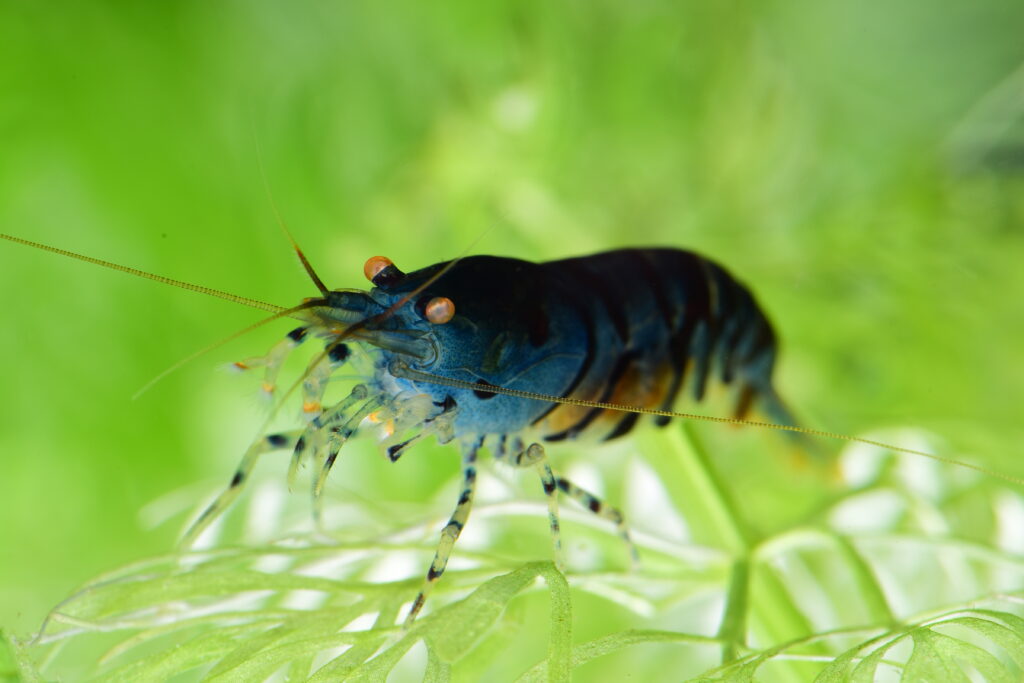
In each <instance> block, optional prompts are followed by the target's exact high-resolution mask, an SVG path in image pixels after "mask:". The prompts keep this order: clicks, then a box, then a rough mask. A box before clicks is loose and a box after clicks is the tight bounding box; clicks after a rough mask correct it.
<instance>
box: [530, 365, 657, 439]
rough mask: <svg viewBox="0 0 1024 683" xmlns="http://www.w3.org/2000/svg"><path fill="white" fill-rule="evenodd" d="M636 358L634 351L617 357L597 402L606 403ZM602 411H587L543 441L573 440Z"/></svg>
mask: <svg viewBox="0 0 1024 683" xmlns="http://www.w3.org/2000/svg"><path fill="white" fill-rule="evenodd" d="M636 358H637V353H636V352H635V351H627V352H626V353H624V354H622V355H621V356H619V360H618V361H617V362H616V363H615V367H614V368H613V369H612V371H611V374H609V375H608V383H607V384H606V385H605V389H604V391H603V392H602V393H601V397H600V398H599V399H597V400H598V401H602V402H603V401H607V400H608V399H609V398H610V397H611V395H612V394H613V393H614V392H615V386H616V385H617V384H618V383H619V380H621V379H622V376H623V375H624V374H625V372H626V370H627V369H628V368H629V366H630V365H631V364H632V363H633V361H634V360H636ZM603 411H604V408H591V409H590V410H589V411H587V414H586V415H584V416H583V418H582V419H581V420H580V421H579V422H577V423H576V424H574V425H573V426H571V427H569V428H568V429H565V430H563V431H561V432H558V433H557V434H552V435H551V436H545V437H544V440H545V441H563V440H565V439H573V438H576V436H577V435H578V434H579V433H580V432H582V431H583V430H584V429H586V428H587V426H588V425H590V423H591V422H593V421H594V420H596V419H597V416H598V415H600V414H601V413H602V412H603Z"/></svg>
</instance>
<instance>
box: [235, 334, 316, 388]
mask: <svg viewBox="0 0 1024 683" xmlns="http://www.w3.org/2000/svg"><path fill="white" fill-rule="evenodd" d="M306 330H307V328H305V327H297V328H295V329H294V330H292V331H291V332H289V333H288V336H287V337H285V338H284V339H282V340H281V341H279V342H278V343H276V344H274V346H272V347H271V349H270V351H269V352H267V354H266V355H265V356H255V357H253V358H246V359H245V360H242V361H238V362H237V363H235V364H234V365H235V368H237V369H239V370H251V369H253V368H260V367H261V368H263V369H264V371H263V386H262V387H261V388H262V389H263V392H264V393H265V394H266V395H267V396H268V397H272V396H273V395H274V390H275V389H276V388H277V375H278V373H279V372H280V370H281V365H282V364H284V361H285V359H286V358H287V357H288V354H289V353H291V352H292V350H293V349H295V347H297V346H298V345H299V344H301V343H302V342H303V341H305V339H306Z"/></svg>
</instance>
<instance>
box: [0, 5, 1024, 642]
mask: <svg viewBox="0 0 1024 683" xmlns="http://www.w3.org/2000/svg"><path fill="white" fill-rule="evenodd" d="M1021 35H1024V4H1021V3H1019V2H1015V1H1013V0H979V1H978V2H970V3H968V2H961V3H942V4H941V6H940V5H937V4H936V3H934V2H927V1H925V0H911V1H909V2H903V3H898V4H897V5H893V4H892V3H881V2H862V3H850V2H839V1H838V0H826V1H824V2H808V1H802V2H801V1H791V2H783V1H781V0H780V1H776V2H771V1H769V2H764V3H756V4H755V5H748V4H745V3H732V2H721V3H716V2H700V1H696V2H650V1H641V2H633V3H618V2H578V1H569V2H554V3H551V2H539V1H526V2H520V1H516V2H512V1H507V2H486V3H483V2H461V3H454V2H450V3H431V4H424V3H417V2H408V1H406V2H401V1H396V2H389V3H371V2H349V3H324V2H295V3H270V2H244V3H243V2H226V3H202V2H179V3H143V4H139V3H136V4H131V3H117V2H85V3H58V4H53V3H19V2H11V3H4V4H2V5H0V226H2V227H0V230H2V231H4V232H8V233H13V234H16V235H19V236H22V237H25V238H28V239H33V240H37V241H40V242H46V243H49V244H53V245H55V246H59V247H63V248H66V249H71V250H74V251H78V252H81V253H85V254H89V255H93V256H97V257H101V258H105V259H108V260H111V261H115V262H119V263H123V264H126V265H131V266H135V267H138V268H142V269H145V270H150V271H154V272H158V273H161V274H164V275H167V276H170V277H176V278H180V279H184V280H189V281H193V282H197V283H200V284H204V285H208V286H211V287H216V288H221V289H225V290H229V291H233V292H237V293H239V294H242V295H245V296H250V297H254V298H264V299H266V300H269V301H273V302H275V303H279V304H286V305H287V304H290V303H292V302H295V301H297V300H299V298H300V297H302V296H306V295H308V294H309V293H310V291H311V288H310V286H309V284H308V283H307V282H306V281H305V280H304V276H303V275H302V273H301V271H300V270H299V269H298V268H297V267H296V266H295V265H294V264H293V258H292V257H291V255H290V254H289V250H288V247H287V245H286V242H285V241H284V240H283V238H282V237H281V234H280V231H279V230H278V228H277V227H276V226H275V220H274V215H273V210H272V208H271V206H270V204H269V203H268V201H267V198H266V195H265V193H264V190H263V186H262V181H261V179H260V174H259V169H258V162H257V157H258V151H257V150H258V149H259V150H261V151H262V157H263V161H264V163H265V166H266V169H267V175H268V177H269V184H270V185H271V187H272V190H273V194H274V197H275V200H276V202H277V204H278V206H279V207H280V210H281V212H282V214H283V215H284V216H285V218H286V220H287V221H288V223H289V225H290V226H291V228H292V230H293V231H294V233H295V235H296V237H297V239H298V240H299V242H300V243H301V244H302V245H303V247H304V249H305V251H306V252H307V254H308V255H309V256H310V257H311V259H312V260H313V262H314V264H315V265H316V266H317V267H318V268H319V270H320V272H321V274H322V276H323V277H324V278H325V279H326V280H327V281H328V283H329V284H331V285H333V286H361V285H362V275H361V264H362V262H363V260H365V258H366V257H368V256H370V255H373V254H376V253H384V254H386V255H388V256H389V257H391V258H392V259H394V260H395V261H396V262H397V263H398V264H399V265H401V266H403V267H406V268H413V267H417V266H421V265H426V264H428V263H432V262H435V261H438V260H441V259H444V258H450V257H452V256H455V255H458V254H460V253H462V252H464V251H465V250H466V249H470V248H471V249H472V251H474V252H489V253H498V254H504V255H512V256H518V257H522V258H529V259H536V260H543V259H548V258H553V257H559V256H567V255H575V254H580V253H586V252H589V251H597V250H602V249H607V248H613V247H616V246H622V245H639V244H665V245H672V246H678V247H686V248H692V249H696V250H698V251H701V252H703V253H706V254H708V255H710V256H712V257H714V258H716V259H717V260H719V261H721V262H722V263H723V264H726V265H727V266H728V267H729V268H730V269H731V270H732V271H733V272H734V273H735V274H736V275H737V276H738V277H739V278H740V279H742V280H744V281H745V282H747V283H749V284H750V285H751V287H752V288H753V290H754V291H755V292H756V293H757V294H758V297H759V299H760V301H761V302H762V304H763V306H764V307H765V309H766V310H767V311H768V312H769V313H770V315H771V317H772V319H773V320H774V321H775V322H776V325H777V328H778V329H779V331H780V336H781V337H782V339H783V356H782V361H781V367H780V374H779V387H780V390H781V391H782V392H783V394H784V395H785V396H787V397H788V400H789V401H790V403H791V404H792V405H793V406H794V408H795V409H796V410H797V412H798V413H799V414H801V415H803V416H806V419H807V422H808V424H810V425H812V426H821V427H825V428H828V429H833V430H836V431H845V432H858V433H860V432H863V431H865V430H871V429H878V428H885V427H893V426H907V425H910V426H916V427H921V428H924V429H927V430H930V431H933V432H934V433H936V434H938V435H940V436H941V437H942V439H943V440H942V441H941V442H940V443H939V448H940V450H941V451H942V452H943V454H946V455H953V456H964V457H971V458H974V459H977V460H981V461H983V462H985V463H987V464H988V465H989V466H990V467H992V468H994V469H997V470H999V471H1003V472H1008V473H1013V474H1017V475H1024V466H1021V465H1020V464H1019V462H1018V460H1019V458H1018V449H1019V444H1020V443H1021V441H1022V437H1024V428H1022V422H1021V411H1020V405H1021V404H1022V401H1024V389H1022V387H1024V343H1021V340H1022V339H1024V315H1022V313H1021V303H1020V302H1021V295H1022V293H1024V269H1022V268H1021V267H1020V264H1021V263H1024V199H1022V198H1024V192H1022V190H1024V97H1022V96H1021V93H1022V92H1024V66H1022V65H1024V41H1021V40H1020V36H1021ZM0 264H2V267H0V292H2V296H3V301H4V307H5V314H6V321H5V328H6V330H7V332H6V333H5V334H4V335H2V336H0V359H2V363H3V365H2V373H3V383H2V385H3V391H2V392H0V401H2V407H0V452H2V453H3V466H2V476H0V548H3V556H4V557H5V560H4V561H3V562H2V563H0V624H2V625H3V626H4V627H5V628H6V629H9V630H11V631H14V632H15V633H26V632H28V631H30V630H32V629H35V628H37V627H38V625H39V623H40V622H41V620H42V618H43V616H44V615H45V613H46V612H47V610H48V609H49V608H50V607H52V606H53V605H54V604H55V603H56V602H57V601H58V600H60V599H61V598H63V597H65V596H66V595H67V594H69V593H70V592H71V590H72V589H73V588H74V587H75V586H76V585H78V584H80V583H82V582H83V581H85V580H86V579H87V578H89V577H91V576H93V575H95V574H97V573H99V572H100V571H103V570H106V569H109V568H110V567H113V566H117V565H119V564H123V563H126V562H129V561H132V560H135V559H137V558H139V557H142V556H145V555H150V554H155V553H161V552H165V551H167V550H168V549H169V548H170V547H171V546H172V545H173V542H174V539H175V538H176V536H177V534H178V532H179V531H180V528H181V526H182V525H183V523H184V521H185V518H184V514H185V510H186V509H189V508H188V505H194V504H197V502H198V501H201V500H202V499H203V497H204V496H206V495H208V494H209V492H210V491H212V490H213V488H214V486H215V485H216V483H218V482H219V481H220V480H221V479H224V478H225V477H226V476H227V474H228V472H229V471H230V469H231V467H232V466H233V464H234V460H235V458H237V456H238V454H240V453H241V451H242V450H243V449H244V447H245V444H246V443H247V442H248V440H249V439H250V438H251V437H252V436H253V435H254V433H255V430H256V429H257V427H258V424H259V419H260V411H259V409H258V407H257V406H256V402H255V401H254V400H250V399H249V395H250V394H251V393H253V392H252V390H253V389H254V387H253V384H252V382H250V381H248V380H247V379H244V378H234V377H228V376H226V375H223V374H222V373H215V372H213V370H214V369H215V368H216V367H218V366H220V365H223V364H224V363H225V362H227V361H230V360H234V359H236V358H241V357H245V356H249V355H254V354H259V353H262V352H263V350H264V349H266V348H268V347H269V345H270V344H271V343H272V341H273V340H274V339H275V338H276V337H278V336H279V335H280V334H281V333H282V332H283V331H284V329H285V328H281V329H273V330H261V331H260V332H258V333H254V334H253V335H251V337H250V338H247V339H245V340H243V341H238V342H234V343H232V344H231V345H230V346H229V347H226V348H225V349H220V350H217V351H215V352H214V353H212V354H210V355H208V356H206V357H205V358H203V359H201V360H199V361H196V362H194V363H192V364H191V365H190V366H189V367H188V368H187V369H185V370H183V371H180V372H178V373H176V374H175V375H174V376H172V377H170V378H168V379H167V380H165V381H163V382H162V383H161V384H159V385H158V386H157V387H156V388H154V389H153V390H151V391H150V392H149V393H148V394H146V395H144V396H143V397H142V398H140V399H139V400H136V401H132V400H130V397H131V395H132V393H133V392H134V391H135V390H136V389H137V388H138V387H140V386H141V385H142V384H143V383H145V382H146V381H147V380H148V379H150V378H151V377H152V376H154V375H155V374H157V373H158V372H159V371H161V370H162V369H163V368H165V367H166V366H168V365H170V364H171V363H172V362H174V361H176V360H178V359H180V358H182V357H184V356H186V355H188V354H189V353H191V352H192V351H194V350H195V349H197V348H201V347H203V346H204V345H206V344H208V343H211V342H213V341H215V340H217V339H219V338H222V337H224V336H226V335H228V334H230V333H231V332H233V331H235V330H237V329H240V328H242V327H244V326H245V325H247V324H250V323H251V322H253V321H254V320H255V319H257V317H258V316H257V315H254V314H253V312H251V311H248V310H245V309H240V308H236V307H232V306H230V305H227V304H225V303H223V302H217V301H214V300H205V299H202V298H198V297H197V296H196V295H193V294H188V293H184V292H181V291H175V290H171V289H169V288H163V287H160V286H157V285H154V284H151V283H146V282H142V281H138V280H135V279H131V278H128V277H125V276H123V275H118V274H114V273H111V272H106V271H102V270H100V269H98V268H95V267H88V266H85V265H82V264H78V263H74V262H71V261H68V260H65V259H60V258H56V257H53V256H49V255H45V254H41V253H34V252H31V251H29V250H27V249H24V248H21V247H17V246H15V245H13V244H9V243H4V244H0ZM247 392H248V393H247ZM701 431H702V434H704V435H705V436H706V438H707V439H708V441H709V442H711V443H712V445H713V446H712V449H711V450H712V452H713V453H715V454H716V465H717V466H718V467H720V468H721V470H722V472H723V473H724V474H723V477H724V478H725V480H726V481H728V482H729V485H730V486H732V487H734V488H735V490H737V491H743V492H744V493H743V496H742V499H743V505H742V506H741V507H742V513H743V514H744V515H745V516H747V517H749V518H750V519H754V520H757V525H759V526H760V527H761V528H763V529H764V530H770V529H772V528H777V527H778V526H779V525H782V524H784V523H785V520H790V519H793V518H794V517H795V516H798V515H800V514H802V512H803V511H804V510H805V507H806V506H805V505H804V504H803V503H801V502H800V496H797V495H791V494H790V487H791V486H795V487H797V489H799V490H808V491H812V490H813V489H814V488H815V487H816V486H818V484H817V483H816V482H815V481H814V480H813V477H807V476H805V474H800V473H796V474H794V471H793V469H792V467H791V465H790V464H789V463H788V462H787V461H786V459H785V458H784V457H782V458H778V457H764V454H765V453H771V452H774V451H784V450H785V449H784V446H783V442H782V441H780V440H778V439H777V438H776V437H775V436H772V435H770V434H742V435H738V433H737V432H735V431H733V430H713V429H705V430H701ZM652 441H653V443H654V444H655V445H654V447H657V440H656V438H652V440H645V441H644V443H647V444H650V443H652ZM829 447H831V446H829ZM553 450H554V454H553V455H554V458H555V462H556V465H557V464H558V463H560V462H565V461H566V460H569V459H572V458H575V459H576V461H580V462H586V461H587V460H588V459H591V458H597V457H599V456H597V455H595V454H594V453H593V452H592V451H590V450H586V449H580V448H574V447H573V446H572V445H571V444H568V445H565V446H564V447H562V448H559V449H553ZM604 460H608V458H604ZM281 462H282V461H276V462H273V463H268V464H266V465H265V466H264V467H263V468H262V469H263V470H264V471H267V476H268V477H270V478H275V477H279V476H283V470H284V467H283V465H282V464H281ZM344 464H345V474H344V475H343V476H336V477H335V479H340V480H342V481H336V482H334V484H333V486H334V488H333V491H332V494H331V495H333V496H337V497H344V496H346V495H351V494H352V493H353V492H354V491H359V492H360V493H361V494H362V495H363V496H365V497H366V498H370V499H372V500H373V501H374V504H375V505H377V508H376V509H378V510H379V511H380V514H387V511H388V510H389V509H394V508H395V507H396V506H398V507H401V506H406V505H408V504H410V503H420V502H425V501H430V500H432V496H433V495H434V493H435V492H436V491H437V490H438V488H439V487H440V486H441V485H442V484H444V483H445V482H447V481H448V480H449V479H450V478H451V477H452V476H454V474H455V473H456V470H457V459H456V457H455V456H454V455H453V454H452V453H449V452H448V451H447V450H440V451H438V452H437V454H436V456H435V455H434V454H433V453H432V452H431V451H430V450H429V449H426V451H425V455H423V456H419V455H417V456H416V457H407V458H406V459H404V460H403V461H402V462H401V463H400V465H399V466H386V465H384V464H382V463H380V462H379V459H378V458H376V457H375V456H374V454H373V449H372V448H362V450H360V448H359V447H358V446H357V447H356V448H355V449H354V452H353V453H352V454H351V455H350V456H347V458H346V459H345V461H344ZM608 469H609V471H610V472H613V473H614V472H615V466H614V463H611V464H609V465H608ZM793 478H796V479H797V480H798V483H797V484H791V482H790V480H791V479H793ZM805 479H809V480H808V481H804V480H805ZM197 482H200V483H201V485H198V484H197ZM801 487H802V488H801ZM527 490H532V489H529V488H527ZM612 490H614V488H613V489H612ZM169 494H170V495H171V498H167V496H168V495H169ZM158 500H164V501H165V502H166V504H165V505H156V506H154V505H153V504H152V503H153V501H158ZM304 502H305V501H304V500H303V501H300V504H298V505H297V507H298V508H300V509H301V503H304ZM449 505H450V503H448V502H445V501H444V500H443V499H441V502H440V504H439V505H438V506H436V509H437V513H436V514H438V515H442V514H444V512H445V511H446V510H447V508H448V507H449ZM165 509H172V510H177V513H176V514H169V513H168V514H167V515H163V513H162V512H161V511H162V510H165ZM432 509H433V508H432ZM154 510H156V512H154ZM140 511H142V512H140ZM147 511H148V512H147ZM162 515H163V516H162ZM164 516H166V517H169V519H164V518H163V517H164ZM542 531H543V530H542ZM540 538H541V542H540V544H539V545H537V546H536V547H534V548H532V549H531V550H530V552H528V553H527V554H528V555H529V554H531V553H532V555H533V556H534V557H540V558H546V557H547V556H546V555H544V554H543V553H545V552H546V547H545V546H544V544H543V537H542V536H541V537H540ZM456 552H458V551H456ZM591 635H595V634H591Z"/></svg>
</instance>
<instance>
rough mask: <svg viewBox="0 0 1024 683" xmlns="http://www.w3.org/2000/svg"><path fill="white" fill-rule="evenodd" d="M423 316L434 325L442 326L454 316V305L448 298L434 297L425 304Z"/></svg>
mask: <svg viewBox="0 0 1024 683" xmlns="http://www.w3.org/2000/svg"><path fill="white" fill-rule="evenodd" d="M423 315H424V317H426V319H427V320H429V321H430V322H432V323H434V324H435V325H444V324H445V323H446V322H448V321H449V320H451V319H452V317H453V316H454V315H455V304H454V303H452V300H451V299H449V298H448V297H444V296H438V297H435V298H433V299H431V300H430V301H428V302H427V307H426V308H424V309H423Z"/></svg>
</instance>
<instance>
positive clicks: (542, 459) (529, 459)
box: [511, 443, 565, 569]
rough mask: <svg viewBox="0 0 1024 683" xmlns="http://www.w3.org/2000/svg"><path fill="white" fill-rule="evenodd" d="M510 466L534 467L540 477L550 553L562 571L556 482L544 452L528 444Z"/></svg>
mask: <svg viewBox="0 0 1024 683" xmlns="http://www.w3.org/2000/svg"><path fill="white" fill-rule="evenodd" d="M511 462H512V465H514V466H515V467H534V468H536V469H537V474H538V475H540V483H541V485H542V486H543V487H544V495H545V496H547V499H548V524H549V525H550V526H551V552H552V556H553V557H554V560H555V565H556V566H557V567H558V568H559V569H564V567H565V565H564V563H563V561H562V534H561V528H562V525H561V523H560V522H559V520H558V496H557V495H556V494H557V489H556V486H557V481H556V480H555V475H554V473H553V472H552V471H551V466H550V465H548V457H547V454H546V453H545V452H544V447H543V446H541V445H540V444H539V443H533V444H530V447H529V448H527V449H526V450H524V451H520V452H519V453H518V454H516V456H515V457H513V458H512V461H511Z"/></svg>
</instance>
